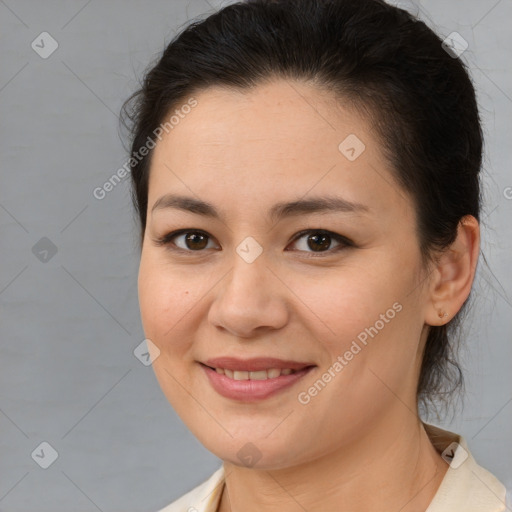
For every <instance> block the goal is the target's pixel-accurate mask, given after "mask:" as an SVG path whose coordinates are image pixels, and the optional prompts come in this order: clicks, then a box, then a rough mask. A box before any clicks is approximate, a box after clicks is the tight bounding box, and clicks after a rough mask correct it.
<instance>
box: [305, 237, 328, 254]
mask: <svg viewBox="0 0 512 512" xmlns="http://www.w3.org/2000/svg"><path fill="white" fill-rule="evenodd" d="M319 238H320V239H322V241H323V242H324V243H323V248H325V249H328V248H329V245H330V244H329V242H327V244H326V243H325V241H326V240H328V239H329V235H319V234H316V235H310V236H309V238H308V241H311V240H314V241H315V243H317V241H318V239H319ZM321 248H322V247H321ZM310 249H313V250H314V251H316V250H317V249H316V248H315V247H311V246H310Z"/></svg>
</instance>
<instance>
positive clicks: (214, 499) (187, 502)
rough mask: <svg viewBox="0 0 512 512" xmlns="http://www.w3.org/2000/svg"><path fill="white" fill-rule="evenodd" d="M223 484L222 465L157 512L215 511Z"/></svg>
mask: <svg viewBox="0 0 512 512" xmlns="http://www.w3.org/2000/svg"><path fill="white" fill-rule="evenodd" d="M223 486H224V466H221V467H220V468H219V469H217V471H215V472H214V473H213V474H212V475H211V476H210V477H209V478H208V480H206V481H204V482H203V483H201V484H200V485H198V486H197V487H195V488H194V489H192V490H191V491H189V492H187V493H186V494H184V495H183V496H181V497H180V498H178V499H177V500H176V501H173V502H172V503H171V504H169V505H167V506H166V507H164V508H162V509H160V510H159V511H158V512H216V509H217V506H218V502H219V499H220V495H221V491H222V488H223Z"/></svg>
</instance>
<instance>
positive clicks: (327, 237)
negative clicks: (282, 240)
mask: <svg viewBox="0 0 512 512" xmlns="http://www.w3.org/2000/svg"><path fill="white" fill-rule="evenodd" d="M306 235H307V238H306ZM302 238H305V241H303V242H302V243H299V244H298V245H299V250H301V251H304V252H312V253H326V252H328V253H331V252H335V251H339V250H341V249H344V248H346V247H352V246H353V245H354V244H353V243H352V241H351V240H349V239H348V238H346V237H344V236H342V235H338V234H337V233H333V232H332V231H326V230H324V229H310V230H306V231H301V232H300V233H298V234H297V236H296V237H295V238H294V243H296V242H297V241H300V240H301V239H302ZM332 240H335V241H336V242H337V243H338V245H337V246H336V247H334V249H332V248H331V242H332ZM307 249H312V250H311V251H308V250H307ZM313 256H315V255H314V254H313Z"/></svg>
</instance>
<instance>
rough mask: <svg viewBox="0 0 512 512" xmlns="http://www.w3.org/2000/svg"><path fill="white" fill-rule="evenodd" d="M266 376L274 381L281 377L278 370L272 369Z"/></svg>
mask: <svg viewBox="0 0 512 512" xmlns="http://www.w3.org/2000/svg"><path fill="white" fill-rule="evenodd" d="M267 375H268V378H269V379H275V378H276V377H279V375H281V370H280V369H279V368H272V369H270V370H267Z"/></svg>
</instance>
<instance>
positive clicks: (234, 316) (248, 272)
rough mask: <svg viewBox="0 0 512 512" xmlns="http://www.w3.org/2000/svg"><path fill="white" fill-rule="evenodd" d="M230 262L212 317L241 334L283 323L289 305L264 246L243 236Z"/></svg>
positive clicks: (230, 329) (212, 307)
mask: <svg viewBox="0 0 512 512" xmlns="http://www.w3.org/2000/svg"><path fill="white" fill-rule="evenodd" d="M248 238H252V237H248ZM231 262H232V265H231V270H230V271H229V272H228V275H227V276H226V277H225V279H224V280H222V284H221V286H220V288H219V290H218V292H217V294H216V296H215V299H214V302H213V304H212V306H211V310H210V321H211V322H212V323H213V324H215V325H217V326H218V327H223V328H224V329H226V330H227V331H230V332H231V333H233V334H235V335H236V336H240V337H250V336H251V333H252V332H253V331H254V330H255V329H257V328H258V327H267V328H269V327H271V328H274V329H278V328H280V327H282V326H283V325H284V323H285V322H286V318H287V308H286V305H285V303H284V297H282V295H281V292H282V289H281V287H279V286H278V283H277V281H278V280H277V279H276V277H275V276H274V275H273V273H272V272H271V271H270V269H269V268H267V266H268V264H269V261H268V258H267V257H266V253H265V251H264V249H263V247H262V246H261V245H260V244H259V243H258V242H257V241H256V240H255V239H244V240H243V241H242V242H241V243H240V244H239V245H238V246H237V247H235V254H233V257H232V259H231ZM271 281H276V283H275V284H273V283H272V282H271Z"/></svg>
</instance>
